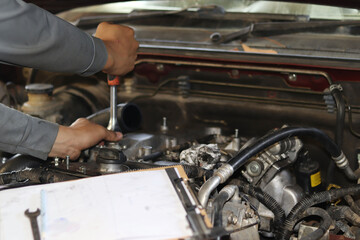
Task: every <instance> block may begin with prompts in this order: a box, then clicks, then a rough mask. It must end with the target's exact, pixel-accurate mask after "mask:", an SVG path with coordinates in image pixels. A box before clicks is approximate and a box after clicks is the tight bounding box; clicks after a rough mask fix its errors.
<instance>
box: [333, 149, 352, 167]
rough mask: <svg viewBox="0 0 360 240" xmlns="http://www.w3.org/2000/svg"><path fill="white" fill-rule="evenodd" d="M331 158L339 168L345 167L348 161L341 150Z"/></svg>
mask: <svg viewBox="0 0 360 240" xmlns="http://www.w3.org/2000/svg"><path fill="white" fill-rule="evenodd" d="M332 159H333V160H334V161H335V163H336V165H337V166H338V167H339V168H340V169H345V168H347V167H348V166H349V161H348V159H347V158H346V156H345V154H344V153H343V152H341V154H340V156H338V157H332Z"/></svg>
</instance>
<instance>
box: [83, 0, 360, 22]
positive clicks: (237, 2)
mask: <svg viewBox="0 0 360 240" xmlns="http://www.w3.org/2000/svg"><path fill="white" fill-rule="evenodd" d="M206 5H217V6H221V7H222V8H224V10H225V11H226V12H233V13H267V14H286V15H289V14H290V15H306V16H308V17H309V18H310V19H333V20H358V19H360V13H359V10H357V9H350V8H339V7H331V6H324V5H315V4H303V3H288V2H276V1H253V0H183V1H133V2H121V3H110V4H104V5H101V6H93V7H88V8H87V11H91V12H101V13H130V12H132V11H134V10H139V9H142V10H167V11H169V10H170V11H171V10H173V11H176V10H181V9H187V8H190V10H191V8H194V11H195V10H196V8H197V7H200V6H206Z"/></svg>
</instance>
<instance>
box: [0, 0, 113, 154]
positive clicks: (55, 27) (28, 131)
mask: <svg viewBox="0 0 360 240" xmlns="http://www.w3.org/2000/svg"><path fill="white" fill-rule="evenodd" d="M0 33H1V35H0V61H1V62H4V63H9V64H15V65H21V66H27V67H32V68H37V69H42V70H47V71H54V72H66V73H77V74H81V75H84V76H88V75H91V74H94V73H96V72H98V71H100V70H102V68H103V66H104V65H105V63H106V60H107V52H106V47H105V45H104V43H103V42H102V41H101V40H100V39H98V38H95V37H92V36H90V35H89V34H87V33H85V32H83V31H81V30H79V29H78V28H76V27H74V26H73V25H71V24H69V23H68V22H66V21H64V20H62V19H60V18H57V17H56V16H54V15H52V14H51V13H49V12H47V11H45V10H43V9H41V8H38V7H37V6H35V5H33V4H27V3H24V2H23V1H21V0H0ZM58 129H59V127H58V125H56V124H53V123H49V122H47V121H44V120H40V119H37V118H33V117H30V116H28V115H25V114H23V113H20V112H17V111H15V110H12V109H10V108H7V107H6V106H4V105H1V104H0V150H2V151H6V152H10V153H25V154H29V155H32V156H35V157H38V158H41V159H46V158H47V155H48V153H49V152H50V150H51V148H52V145H53V144H54V141H55V138H56V135H57V132H58Z"/></svg>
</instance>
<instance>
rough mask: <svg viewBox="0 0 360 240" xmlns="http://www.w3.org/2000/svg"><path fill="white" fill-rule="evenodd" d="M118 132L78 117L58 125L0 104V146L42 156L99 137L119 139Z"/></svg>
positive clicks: (70, 151)
mask: <svg viewBox="0 0 360 240" xmlns="http://www.w3.org/2000/svg"><path fill="white" fill-rule="evenodd" d="M121 138H122V134H121V133H119V132H117V133H115V132H112V131H109V130H107V129H106V128H104V127H102V126H100V125H98V124H95V123H92V122H90V121H88V120H87V119H83V118H81V119H78V120H77V121H75V122H74V123H73V124H72V125H71V126H70V127H65V126H59V125H58V124H55V123H51V122H48V121H45V120H41V119H39V118H35V117H31V116H29V115H26V114H24V113H22V112H19V111H16V110H14V109H11V108H9V107H6V106H5V105H3V104H0V150H2V151H6V152H9V153H22V154H27V155H31V156H34V157H37V158H41V159H43V160H45V159H46V158H47V157H48V156H49V157H62V158H65V157H66V156H70V158H71V159H76V158H77V157H78V156H79V155H80V152H81V150H84V149H86V148H89V147H91V146H93V145H95V144H97V143H99V142H100V141H102V140H106V141H119V140H120V139H121Z"/></svg>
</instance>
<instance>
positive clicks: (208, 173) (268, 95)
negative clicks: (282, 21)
mask: <svg viewBox="0 0 360 240" xmlns="http://www.w3.org/2000/svg"><path fill="white" fill-rule="evenodd" d="M25 70H26V69H25ZM25 70H24V71H25ZM26 71H28V72H27V73H28V76H27V86H26V87H25V89H26V91H27V93H28V98H27V97H24V96H23V94H24V92H23V90H21V91H20V90H16V87H15V88H13V91H9V87H8V95H9V99H10V101H9V102H11V103H12V104H13V106H14V107H16V108H20V109H21V110H22V111H24V112H25V113H28V114H31V115H34V116H38V117H41V118H44V119H47V120H51V121H54V122H57V123H59V124H70V123H71V122H73V121H74V120H75V119H76V118H78V117H87V118H88V119H89V120H91V121H94V122H96V123H98V124H101V125H104V126H106V125H107V123H108V121H109V109H108V108H107V107H108V106H109V91H108V86H107V85H106V83H105V81H104V79H105V76H104V74H102V73H100V74H97V75H96V76H94V77H90V78H81V77H78V76H72V75H64V74H54V73H47V72H41V71H35V70H28V69H27V70H26ZM331 71H332V70H331V69H330V70H328V71H327V70H326V69H315V68H313V69H310V68H306V69H305V68H301V67H289V66H284V67H279V65H259V64H249V63H247V64H239V63H235V62H221V63H220V62H215V61H206V60H195V59H191V58H188V59H186V58H174V57H172V58H170V57H168V58H167V57H155V56H150V57H149V56H147V55H146V54H144V55H143V56H140V58H139V60H138V61H137V64H136V67H135V69H134V71H133V72H132V73H131V74H128V75H127V76H125V77H123V78H122V79H121V86H120V88H119V89H118V91H117V95H118V99H119V100H118V101H119V102H120V104H118V112H117V117H118V120H119V123H120V128H121V130H122V132H123V133H124V137H123V139H122V140H121V141H119V142H116V143H113V142H111V143H102V144H99V145H97V146H95V147H93V148H91V149H88V150H86V151H84V152H83V153H82V154H81V157H80V158H79V159H77V160H76V161H70V159H60V158H54V159H48V160H47V161H45V162H44V161H41V160H38V159H34V158H32V157H29V156H25V155H15V156H8V155H6V154H3V158H2V159H3V160H2V165H0V173H1V175H0V189H1V190H5V189H9V188H14V187H22V186H28V185H33V184H39V183H43V184H44V183H53V182H61V181H66V180H73V179H80V178H87V177H92V176H99V175H104V174H113V173H120V172H127V171H133V170H138V169H150V168H157V167H159V166H172V165H181V166H182V167H183V168H184V170H185V172H186V174H187V176H188V178H189V183H190V185H191V188H192V191H193V192H194V193H195V195H196V196H197V198H198V200H199V203H200V204H201V206H202V207H203V208H204V209H205V210H206V212H207V214H208V216H209V217H210V219H211V223H212V225H213V229H214V232H216V234H215V236H216V237H218V238H221V239H254V240H257V239H293V240H295V239H358V238H360V231H359V227H360V205H359V204H360V202H359V201H358V199H357V196H358V195H359V191H360V188H359V187H358V185H357V181H358V176H359V171H358V170H356V169H357V168H358V161H359V155H358V154H359V148H358V146H359V139H358V138H357V137H356V136H354V134H353V133H355V134H356V131H355V130H354V126H356V124H357V123H358V119H359V117H358V113H359V107H357V106H358V104H360V103H358V101H359V100H358V98H357V96H356V94H354V93H356V92H357V90H358V88H359V84H358V83H357V82H352V81H342V82H340V80H339V79H334V74H331ZM352 74H353V75H354V76H355V75H356V72H353V73H352ZM330 75H331V76H332V77H330ZM338 75H341V74H340V73H338ZM50 84H52V85H50ZM14 89H15V90H14ZM14 99H17V100H16V101H15V100H14ZM19 99H25V100H23V101H21V100H19ZM26 99H27V100H26ZM10 105H11V104H10ZM346 115H347V116H349V118H348V119H346V118H345V116H346ZM349 129H350V130H349ZM341 237H345V238H341Z"/></svg>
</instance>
